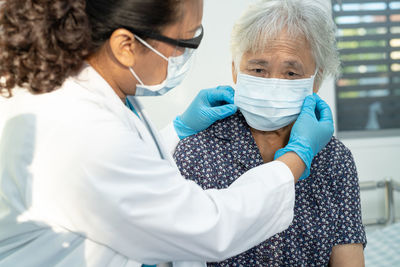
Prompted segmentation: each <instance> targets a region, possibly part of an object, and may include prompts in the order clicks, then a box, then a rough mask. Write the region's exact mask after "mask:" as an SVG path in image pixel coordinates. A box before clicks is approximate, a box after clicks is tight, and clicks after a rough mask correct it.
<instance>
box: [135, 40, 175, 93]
mask: <svg viewBox="0 0 400 267" xmlns="http://www.w3.org/2000/svg"><path fill="white" fill-rule="evenodd" d="M135 38H136V39H138V40H139V42H141V43H142V44H143V45H144V46H146V47H147V48H148V49H150V50H151V51H153V52H154V53H156V54H157V55H159V56H160V57H162V58H163V59H165V60H166V61H168V58H167V57H166V56H164V55H163V54H161V53H160V52H158V51H157V50H156V49H155V48H153V47H152V46H151V45H149V44H148V43H147V42H146V41H145V40H143V39H142V38H140V37H139V36H137V35H135ZM129 71H130V72H131V73H132V75H133V76H134V77H135V78H136V80H138V81H139V83H140V84H141V85H144V83H143V82H142V80H141V79H140V78H139V76H138V75H137V74H136V73H135V71H134V70H133V68H132V67H129Z"/></svg>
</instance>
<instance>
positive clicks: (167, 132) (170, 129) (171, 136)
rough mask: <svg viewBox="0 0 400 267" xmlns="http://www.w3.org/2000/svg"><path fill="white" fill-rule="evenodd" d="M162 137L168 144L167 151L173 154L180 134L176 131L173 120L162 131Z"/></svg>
mask: <svg viewBox="0 0 400 267" xmlns="http://www.w3.org/2000/svg"><path fill="white" fill-rule="evenodd" d="M160 134H161V137H162V139H163V141H164V143H165V145H166V148H167V151H168V152H169V153H171V154H173V153H174V152H175V148H176V146H177V145H178V143H179V140H180V139H179V137H178V134H177V133H176V131H175V127H174V124H173V123H172V122H171V123H169V124H168V125H167V126H166V127H165V128H163V129H162V130H161V131H160Z"/></svg>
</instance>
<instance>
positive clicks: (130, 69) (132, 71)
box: [129, 67, 144, 85]
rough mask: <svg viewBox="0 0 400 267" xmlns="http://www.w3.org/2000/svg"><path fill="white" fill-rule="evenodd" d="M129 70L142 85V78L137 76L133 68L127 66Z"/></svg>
mask: <svg viewBox="0 0 400 267" xmlns="http://www.w3.org/2000/svg"><path fill="white" fill-rule="evenodd" d="M129 71H130V72H131V73H132V75H133V76H135V78H136V80H138V81H139V83H140V84H141V85H144V83H143V82H142V80H141V79H140V78H139V76H138V75H137V74H136V73H135V71H134V70H133V68H132V67H129Z"/></svg>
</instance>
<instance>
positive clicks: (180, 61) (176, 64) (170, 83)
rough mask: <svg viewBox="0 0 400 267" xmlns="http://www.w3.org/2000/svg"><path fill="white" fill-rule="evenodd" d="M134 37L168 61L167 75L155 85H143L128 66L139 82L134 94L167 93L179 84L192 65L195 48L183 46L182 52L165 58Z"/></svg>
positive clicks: (154, 94)
mask: <svg viewBox="0 0 400 267" xmlns="http://www.w3.org/2000/svg"><path fill="white" fill-rule="evenodd" d="M136 38H137V39H138V40H139V41H140V42H141V43H142V44H143V45H145V46H146V47H148V48H149V49H150V50H152V51H153V52H154V53H156V54H157V55H159V56H160V57H162V58H163V59H165V60H166V61H168V69H167V77H166V79H165V80H164V81H163V82H162V83H160V84H157V85H145V84H144V83H143V82H142V80H141V79H140V78H139V76H138V75H137V74H136V73H135V71H134V70H133V69H132V68H129V70H130V71H131V73H132V74H133V76H135V78H136V80H138V81H139V83H140V84H137V85H136V93H135V96H159V95H163V94H165V93H167V92H168V91H169V90H171V89H172V88H175V87H176V86H178V85H179V84H181V83H182V81H183V79H184V78H185V76H186V74H187V72H188V71H189V69H190V67H191V65H192V59H193V54H194V51H195V49H190V48H184V49H185V51H184V52H183V54H181V55H179V56H176V57H169V58H167V57H166V56H164V55H163V54H161V53H160V52H159V51H157V50H156V49H154V48H153V47H152V46H150V45H149V44H148V43H147V42H146V41H144V40H143V39H141V38H139V37H138V36H136Z"/></svg>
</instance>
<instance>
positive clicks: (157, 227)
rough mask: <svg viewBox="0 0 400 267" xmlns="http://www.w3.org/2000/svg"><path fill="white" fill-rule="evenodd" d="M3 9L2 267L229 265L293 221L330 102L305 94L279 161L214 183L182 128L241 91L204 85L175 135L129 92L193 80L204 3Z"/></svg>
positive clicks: (23, 3)
mask: <svg viewBox="0 0 400 267" xmlns="http://www.w3.org/2000/svg"><path fill="white" fill-rule="evenodd" d="M1 8H2V10H1V17H0V23H1V24H0V25H1V27H2V31H1V37H0V38H1V40H0V45H1V48H0V62H1V66H0V76H1V77H2V78H1V80H0V81H1V92H2V94H12V95H13V96H12V97H10V98H9V99H7V100H5V101H2V103H1V105H0V106H1V107H0V116H1V117H0V136H1V139H0V186H1V187H0V266H25V267H26V266H58V267H66V266H68V267H69V266H141V264H142V263H146V264H155V263H160V262H166V261H176V262H177V263H178V264H179V262H180V261H201V262H205V261H220V260H223V259H225V258H228V257H231V256H233V255H235V254H238V253H240V252H243V251H245V250H247V249H248V248H250V247H252V246H254V245H256V244H258V243H260V242H261V241H262V240H265V239H266V238H268V237H269V236H271V235H274V234H275V233H277V232H280V231H282V230H284V229H286V228H287V227H288V225H289V224H290V222H291V220H292V218H293V205H294V183H295V182H296V181H297V180H298V178H299V177H300V176H301V175H302V173H303V172H304V170H305V168H307V169H308V168H309V167H310V166H309V164H305V163H304V162H309V161H310V159H311V158H312V157H313V156H314V155H315V154H316V153H317V152H318V151H319V150H321V149H322V147H324V145H325V144H326V143H327V141H328V140H329V139H330V137H331V135H332V132H333V124H332V118H331V113H330V109H329V107H328V106H327V105H326V104H325V103H324V102H323V101H322V100H320V99H318V98H316V97H313V96H310V97H308V98H307V99H306V100H305V104H304V107H303V110H302V113H301V115H300V116H299V119H298V121H297V122H296V124H295V126H294V127H293V130H292V134H291V137H290V141H289V144H288V146H287V147H286V152H287V153H285V154H284V155H283V156H281V157H280V158H279V159H278V160H277V161H274V162H272V163H269V164H265V165H263V166H260V167H257V168H254V169H252V170H250V171H249V172H247V173H245V174H244V175H243V176H242V177H241V178H239V179H238V180H237V181H236V182H235V183H233V184H232V186H230V187H229V188H228V189H225V190H208V191H203V190H202V189H201V188H200V187H198V186H197V185H196V184H194V183H192V182H190V181H187V180H185V179H183V178H182V177H181V175H180V174H179V171H178V169H177V168H176V166H175V164H174V162H173V161H172V160H171V156H170V154H169V152H168V151H169V150H170V149H169V148H171V149H172V148H173V146H174V144H176V142H177V140H178V138H177V137H176V134H175V132H174V131H176V133H177V135H178V136H179V137H180V138H184V137H186V136H188V135H191V134H195V133H197V132H198V131H200V130H203V129H205V128H207V127H208V126H209V125H210V124H212V123H213V122H214V121H215V120H218V119H221V118H224V117H226V116H228V115H230V114H232V113H234V112H235V111H236V108H235V107H234V106H233V105H232V104H231V103H232V101H233V92H232V89H230V88H227V87H220V88H216V89H209V90H203V91H201V92H200V93H199V95H198V96H197V97H196V98H195V100H194V101H193V103H192V104H191V105H190V106H189V108H188V110H186V111H185V112H184V113H183V114H182V115H181V116H178V117H177V119H176V120H175V121H174V124H173V126H170V130H169V131H168V129H167V130H166V135H165V136H166V138H164V139H162V138H161V137H160V136H159V135H158V133H157V132H156V131H155V130H154V129H153V128H152V126H151V123H150V121H149V120H148V119H147V118H146V114H145V113H144V112H143V110H142V108H141V106H140V104H139V103H138V101H137V100H136V99H135V98H134V97H130V96H139V95H140V96H145V95H161V94H164V93H166V92H167V91H168V90H170V89H172V88H173V87H175V86H176V85H178V84H179V83H180V81H181V80H182V79H183V77H184V75H185V72H186V70H187V68H188V65H189V64H190V60H191V58H192V54H193V53H194V51H195V49H196V48H197V47H198V45H199V44H200V41H201V38H202V36H203V28H202V27H201V19H202V9H203V1H202V0H182V1H176V0H146V1H143V0H120V1H110V0H86V1H83V0H52V1H49V0H43V1H37V0H35V1H34V0H6V1H4V3H3V4H2V6H1ZM127 99H128V100H127ZM128 107H129V108H128ZM132 111H133V112H132ZM315 111H316V112H317V113H318V118H319V120H318V119H317V118H316V115H315ZM160 112H162V111H161V110H160ZM171 132H174V134H172V133H171ZM174 135H175V139H174ZM162 140H167V141H168V143H170V144H171V145H170V146H167V145H166V144H165V143H164V141H162ZM188 162H190V158H188ZM221 171H222V172H223V171H224V170H221Z"/></svg>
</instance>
